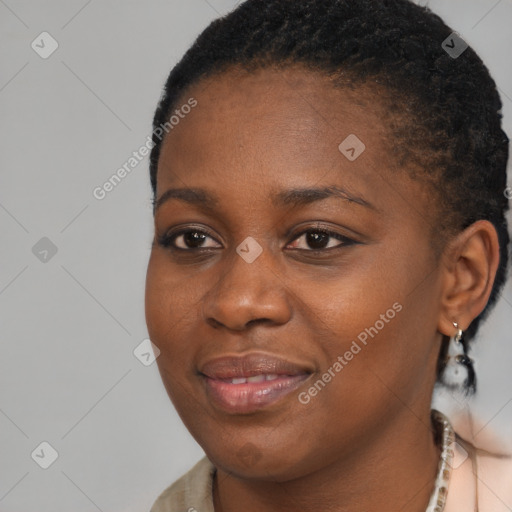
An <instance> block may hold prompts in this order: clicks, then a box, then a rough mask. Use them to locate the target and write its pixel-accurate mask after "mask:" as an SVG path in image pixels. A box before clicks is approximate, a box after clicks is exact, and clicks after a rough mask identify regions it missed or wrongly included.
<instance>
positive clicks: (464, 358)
mask: <svg viewBox="0 0 512 512" xmlns="http://www.w3.org/2000/svg"><path fill="white" fill-rule="evenodd" d="M453 325H454V327H455V329H457V333H456V334H455V335H454V336H452V337H451V338H450V342H449V345H448V350H447V354H446V359H445V367H444V370H443V374H442V379H441V380H442V382H443V384H444V385H445V386H446V387H448V388H450V389H460V388H463V389H464V390H465V391H466V392H469V391H474V390H475V384H476V375H475V369H474V368H473V360H472V359H471V358H470V357H468V355H467V347H466V344H465V343H464V339H463V337H462V334H463V333H462V329H460V328H459V326H458V324H457V323H456V322H453Z"/></svg>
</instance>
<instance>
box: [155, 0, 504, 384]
mask: <svg viewBox="0 0 512 512" xmlns="http://www.w3.org/2000/svg"><path fill="white" fill-rule="evenodd" d="M452 33H453V31H452V29H450V28H449V27H448V26H447V25H446V24H445V23H444V22H443V21H442V19H441V18H440V17H439V16H437V15H435V14H434V13H432V12H431V11H430V10H429V9H428V8H427V7H421V6H419V5H417V4H414V3H413V2H412V1H410V0H246V1H245V2H243V3H242V4H241V5H239V6H238V7H237V8H236V9H235V10H233V11H231V12H230V13H229V14H227V15H225V16H223V17H221V18H218V19H216V20H214V21H213V22H212V23H211V24H210V25H209V26H208V27H207V28H206V29H205V30H204V31H203V32H202V33H201V34H200V35H199V36H198V37H197V39H196V40H195V42H194V44H193V45H192V46H191V47H190V49H189V50H188V51H187V52H186V53H185V55H184V56H183V57H182V59H181V60H180V61H179V62H178V64H177V65H176V66H175V67H174V68H173V69H172V71H171V73H170V75H169V77H168V79H167V82H166V84H165V87H164V91H163V94H162V96H161V98H160V100H159V103H158V106H157V109H156V112H155V115H154V119H153V128H154V131H153V147H152V150H151V155H150V179H151V186H152V190H153V205H155V199H156V176H157V166H158V160H159V156H160V150H161V145H162V136H161V130H160V133H159V132H158V127H161V126H163V125H165V123H166V122H168V119H169V116H170V115H171V114H172V111H173V109H175V108H176V106H177V105H178V103H179V101H180V99H181V98H182V97H183V95H184V93H185V92H186V90H187V88H189V87H190V86H191V85H193V84H195V83H197V82H199V81H200V80H201V79H205V78H207V77H211V76H214V75H215V74H221V73H222V72H223V71H227V70H229V69H230V68H234V67H235V66H241V67H243V68H245V69H247V70H254V69H257V68H265V67H276V66H277V67H281V68H285V67H286V66H292V65H302V66H304V67H306V68H307V69H308V70H311V71H315V72H319V73H322V74H324V75H327V76H330V77H335V79H336V80H335V82H336V83H338V84H339V85H340V86H342V87H351V88H354V87H355V86H356V85H358V84H359V85H362V84H368V85H370V86H371V87H374V88H376V90H379V91H380V92H381V93H382V94H381V97H382V101H383V102H386V107H387V111H388V112H389V113H390V114H391V115H390V122H389V130H388V131H389V133H390V140H391V141H392V143H391V145H390V148H391V149H390V150H391V151H392V152H393V155H394V157H395V159H396V162H397V164H398V166H399V167H401V168H404V167H405V166H407V171H408V172H409V173H410V174H411V176H413V177H414V178H418V179H421V178H423V179H425V180H426V182H428V183H429V185H430V186H432V189H433V190H434V191H435V201H434V203H435V204H436V205H437V209H438V210H439V212H438V213H439V215H438V221H437V222H436V223H435V226H433V230H432V239H433V240H434V239H443V237H441V234H442V233H444V234H445V236H449V235H453V234H455V233H457V232H460V231H462V230H463V229H465V228H466V227H468V226H469V225H471V224H472V223H474V222H476V221H477V220H479V219H485V220H488V221H490V222H491V223H492V224H493V225H494V227H495V228H496V231H497V234H498V240H499V245H500V262H499V267H498V270H497V273H496V277H495V281H494V285H493V289H492V292H491V294H490V297H489V301H488V303H487V305H486V307H485V309H484V311H483V312H482V313H481V314H480V315H479V316H478V317H477V318H476V319H475V320H474V321H473V322H472V324H471V325H470V326H469V328H468V330H467V331H466V333H465V337H464V339H465V342H466V343H467V342H469V341H471V340H472V339H473V338H474V336H475V334H476V332H477V330H478V326H479V324H480V322H481V321H482V320H483V319H484V318H485V317H486V316H487V315H488V313H489V311H490V310H491V309H492V307H493V305H494V304H495V302H496V300H497V298H498V296H499V293H500V290H501V289H502V287H503V285H504V282H505V280H506V275H507V264H508V244H509V234H508V229H507V221H506V218H505V213H506V211H507V210H508V208H509V204H508V198H507V194H506V192H505V191H506V188H507V185H506V165H507V159H508V143H509V140H508V138H507V136H506V134H505V133H504V132H503V130H502V128H501V119H502V114H501V107H502V104H501V100H500V97H499V94H498V91H497V88H496V84H495V82H494V80H493V79H492V77H491V76H490V74H489V71H488V69H487V67H486V66H485V65H484V63H483V62H482V60H481V59H480V58H479V57H478V55H477V54H476V53H475V52H474V51H473V49H471V48H470V47H468V48H467V49H466V50H465V51H464V52H463V53H462V54H461V55H460V56H458V57H457V58H453V57H452V56H450V55H449V54H448V53H447V51H445V49H444V48H443V47H442V43H443V41H445V40H446V39H447V38H449V36H450V35H451V34H452ZM444 239H446V238H444ZM444 341H445V342H446V341H447V337H444ZM443 345H444V347H445V348H444V352H446V343H444V344H443ZM442 370H443V348H442V350H441V354H440V357H439V362H438V377H439V376H440V375H441V372H442Z"/></svg>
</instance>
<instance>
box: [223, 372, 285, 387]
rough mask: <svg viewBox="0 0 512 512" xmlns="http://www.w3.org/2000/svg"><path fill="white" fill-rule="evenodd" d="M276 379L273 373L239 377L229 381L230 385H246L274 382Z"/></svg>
mask: <svg viewBox="0 0 512 512" xmlns="http://www.w3.org/2000/svg"><path fill="white" fill-rule="evenodd" d="M277 377H278V375H277V374H275V373H268V374H261V375H253V376H252V377H247V378H245V377H240V378H235V379H231V384H246V383H247V382H264V381H266V380H276V379H277Z"/></svg>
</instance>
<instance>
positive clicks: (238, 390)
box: [205, 374, 309, 414]
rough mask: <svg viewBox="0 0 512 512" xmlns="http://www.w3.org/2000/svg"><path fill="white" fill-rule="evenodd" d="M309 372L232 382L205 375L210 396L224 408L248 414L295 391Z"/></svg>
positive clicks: (227, 410)
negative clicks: (263, 379)
mask: <svg viewBox="0 0 512 512" xmlns="http://www.w3.org/2000/svg"><path fill="white" fill-rule="evenodd" d="M308 377H309V374H301V375H293V376H292V375H282V376H279V377H278V378H277V379H274V380H265V381H262V382H246V383H244V384H231V383H230V382H226V381H225V380H219V379H212V378H210V377H205V381H206V389H207V394H208V396H209V397H210V398H211V399H212V401H213V402H214V403H215V405H217V406H218V407H220V408H221V409H222V410H224V411H226V412H229V413H232V414H244V413H245V414H248V413H251V412H256V411H258V410H260V409H262V408H264V407H267V406H269V405H271V404H274V403H275V402H277V401H278V400H280V399H281V398H283V397H284V396H286V395H288V394H289V393H291V392H292V391H295V390H296V389H297V388H298V387H299V386H300V385H301V384H302V383H303V382H304V381H305V380H306V379H307V378H308Z"/></svg>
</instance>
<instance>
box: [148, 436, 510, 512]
mask: <svg viewBox="0 0 512 512" xmlns="http://www.w3.org/2000/svg"><path fill="white" fill-rule="evenodd" d="M466 447H467V446H466ZM470 452H471V450H470ZM472 454H473V457H471V453H470V456H469V457H468V458H467V459H466V460H464V461H463V462H462V463H461V464H460V466H458V467H454V468H453V470H452V474H451V478H450V483H449V488H448V498H447V501H446V506H445V509H444V512H475V511H478V512H511V511H512V459H511V458H501V459H500V458H497V457H494V456H487V455H476V454H475V453H474V452H472ZM454 466H455V464H454ZM475 466H476V470H477V474H478V477H477V479H475V476H474V471H475ZM214 474H215V467H214V466H213V464H212V463H211V462H210V461H209V460H208V459H207V458H206V457H203V458H202V459H201V460H200V461H199V462H198V463H197V464H196V465H195V466H194V467H193V468H192V469H191V470H190V471H188V473H186V474H185V475H183V476H182V477H181V478H179V479H178V480H177V481H176V482H174V483H173V484H172V485H171V486H169V487H168V488H167V489H165V491H163V493H162V494H161V495H160V496H159V497H158V499H157V500H156V501H155V503H154V504H153V506H152V507H151V510H150V512H215V509H214V507H213V496H212V483H213V475H214ZM475 480H476V481H477V482H478V486H477V489H476V490H475ZM475 491H477V492H475ZM476 496H477V497H476ZM476 499H477V500H478V506H476V504H475V501H476Z"/></svg>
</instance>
